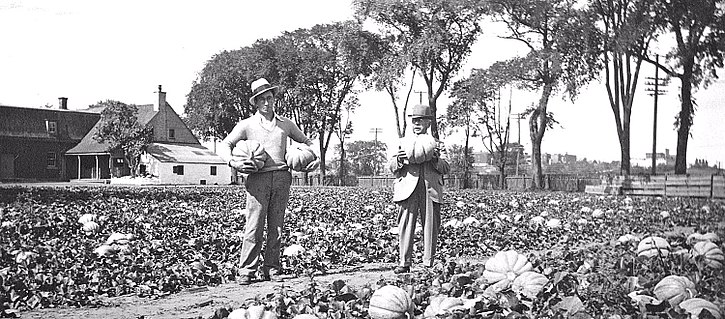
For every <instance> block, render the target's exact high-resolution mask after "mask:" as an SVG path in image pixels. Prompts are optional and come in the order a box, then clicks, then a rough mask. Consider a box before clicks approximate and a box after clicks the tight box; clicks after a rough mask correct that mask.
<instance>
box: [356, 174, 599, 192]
mask: <svg viewBox="0 0 725 319" xmlns="http://www.w3.org/2000/svg"><path fill="white" fill-rule="evenodd" d="M394 179H395V178H393V177H391V176H375V177H371V176H364V177H358V178H357V180H358V184H357V186H360V187H372V188H387V187H392V185H393V180H394ZM499 179H500V176H499V175H473V176H471V177H470V178H469V180H468V188H471V189H500V187H499V185H500V183H499ZM443 182H444V184H445V186H446V187H447V188H451V189H462V188H463V186H464V179H463V177H462V176H456V175H449V176H445V177H444V178H443ZM599 183H601V179H599V178H591V177H582V176H576V175H561V174H556V175H553V174H552V175H545V176H544V189H547V190H553V191H567V192H583V191H584V188H585V186H586V185H595V184H599ZM506 186H507V187H506V189H508V190H517V191H521V190H527V189H530V188H531V187H532V186H533V179H532V178H531V176H521V175H519V176H508V177H506Z"/></svg>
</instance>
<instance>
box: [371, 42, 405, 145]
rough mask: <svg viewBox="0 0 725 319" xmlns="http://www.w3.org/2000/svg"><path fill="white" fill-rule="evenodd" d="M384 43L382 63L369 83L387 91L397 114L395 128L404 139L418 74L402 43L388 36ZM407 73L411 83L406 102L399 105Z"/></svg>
mask: <svg viewBox="0 0 725 319" xmlns="http://www.w3.org/2000/svg"><path fill="white" fill-rule="evenodd" d="M384 41H385V42H383V43H384V45H385V46H384V50H383V55H382V57H381V62H380V63H378V64H377V65H376V67H375V69H374V70H373V74H372V76H371V77H370V79H369V82H371V85H372V86H373V87H374V88H375V90H377V91H385V93H386V94H388V97H389V98H390V102H391V105H392V107H393V111H394V112H395V127H396V129H397V131H398V137H403V136H404V135H405V130H406V128H407V126H408V122H407V121H406V118H407V117H406V115H407V112H408V105H409V102H410V95H411V93H412V92H413V85H414V84H415V78H416V75H417V72H416V69H415V68H413V66H412V64H411V63H410V60H411V59H410V57H409V54H408V52H406V50H405V48H404V47H403V45H402V44H401V43H400V42H397V41H395V39H394V37H393V36H387V37H386V38H384ZM407 73H410V82H409V83H408V84H407V88H406V89H405V91H404V92H405V95H404V100H403V101H402V103H399V101H398V100H399V99H400V98H401V97H400V96H399V94H400V91H401V86H404V85H406V83H405V81H403V78H404V77H406V74H407Z"/></svg>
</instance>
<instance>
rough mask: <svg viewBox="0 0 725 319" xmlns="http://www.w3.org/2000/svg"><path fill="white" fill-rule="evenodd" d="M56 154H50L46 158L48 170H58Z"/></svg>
mask: <svg viewBox="0 0 725 319" xmlns="http://www.w3.org/2000/svg"><path fill="white" fill-rule="evenodd" d="M56 156H57V155H56V154H55V152H48V156H47V157H46V158H47V160H46V166H47V168H56V167H57V164H58V162H57V158H56Z"/></svg>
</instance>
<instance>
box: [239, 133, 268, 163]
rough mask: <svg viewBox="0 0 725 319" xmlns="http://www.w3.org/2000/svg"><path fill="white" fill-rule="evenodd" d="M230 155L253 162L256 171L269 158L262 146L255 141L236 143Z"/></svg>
mask: <svg viewBox="0 0 725 319" xmlns="http://www.w3.org/2000/svg"><path fill="white" fill-rule="evenodd" d="M232 155H234V156H239V157H242V158H244V159H245V160H247V159H248V160H251V161H252V162H254V166H256V167H257V170H259V169H261V168H262V167H264V163H265V162H266V161H267V159H268V158H269V155H268V154H267V152H265V151H264V147H263V146H262V144H260V143H259V142H258V141H255V140H241V141H239V142H237V145H236V147H234V150H233V151H232Z"/></svg>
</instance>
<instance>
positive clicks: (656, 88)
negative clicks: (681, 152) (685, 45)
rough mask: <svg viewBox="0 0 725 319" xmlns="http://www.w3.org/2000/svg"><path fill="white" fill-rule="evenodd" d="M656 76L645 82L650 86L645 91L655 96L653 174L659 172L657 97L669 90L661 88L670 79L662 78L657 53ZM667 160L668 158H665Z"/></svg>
mask: <svg viewBox="0 0 725 319" xmlns="http://www.w3.org/2000/svg"><path fill="white" fill-rule="evenodd" d="M655 63H656V64H657V65H655V77H647V78H646V79H647V80H650V81H649V82H645V83H644V84H645V85H647V86H649V87H648V88H647V89H646V90H645V91H648V92H651V93H649V94H648V95H649V96H654V120H653V121H652V173H651V174H652V175H655V174H657V97H658V96H660V95H664V94H665V93H667V91H664V90H662V89H660V87H661V86H667V84H668V83H669V79H667V78H664V79H660V72H659V71H660V68H659V63H660V56H659V54H658V55H655ZM665 160H666V159H665Z"/></svg>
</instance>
